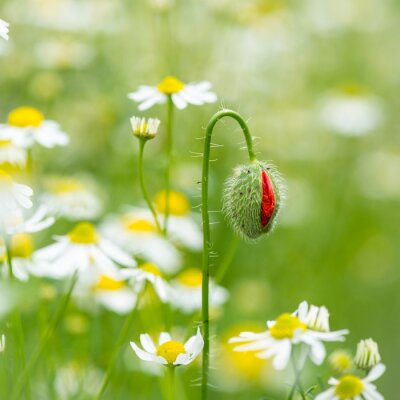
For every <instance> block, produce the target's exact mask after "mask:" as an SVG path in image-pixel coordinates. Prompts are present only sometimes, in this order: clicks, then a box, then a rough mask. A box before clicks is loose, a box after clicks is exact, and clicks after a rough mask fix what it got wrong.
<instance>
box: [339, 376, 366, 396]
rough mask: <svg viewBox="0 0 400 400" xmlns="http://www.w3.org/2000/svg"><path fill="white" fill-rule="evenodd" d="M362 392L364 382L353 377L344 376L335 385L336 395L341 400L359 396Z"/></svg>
mask: <svg viewBox="0 0 400 400" xmlns="http://www.w3.org/2000/svg"><path fill="white" fill-rule="evenodd" d="M363 390H364V382H363V381H362V380H361V379H360V378H359V377H358V376H355V375H345V376H343V377H341V378H340V380H339V383H338V384H337V385H336V395H337V396H338V397H339V399H341V400H345V399H352V398H354V397H356V396H359V395H360V394H361V393H362V392H363Z"/></svg>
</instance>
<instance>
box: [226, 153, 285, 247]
mask: <svg viewBox="0 0 400 400" xmlns="http://www.w3.org/2000/svg"><path fill="white" fill-rule="evenodd" d="M283 187H284V185H283V181H282V178H281V177H280V175H279V173H278V172H277V171H275V170H274V169H273V168H272V166H271V165H270V164H268V163H267V162H265V161H255V162H252V163H251V164H247V165H242V166H239V167H236V168H235V169H234V173H233V176H231V177H230V178H228V179H227V180H226V182H225V189H224V198H223V212H224V214H225V216H226V218H227V220H228V222H229V223H230V225H231V226H232V228H233V229H234V231H236V232H237V233H238V234H240V235H241V236H242V237H244V238H247V239H257V238H258V237H260V236H261V235H263V234H264V233H268V232H269V231H271V229H272V228H273V227H274V225H275V222H276V217H277V215H278V213H279V209H280V207H281V202H282V197H283V191H284V188H283Z"/></svg>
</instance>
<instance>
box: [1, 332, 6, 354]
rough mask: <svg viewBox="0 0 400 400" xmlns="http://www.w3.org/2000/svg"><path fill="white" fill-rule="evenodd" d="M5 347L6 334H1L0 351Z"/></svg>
mask: <svg viewBox="0 0 400 400" xmlns="http://www.w3.org/2000/svg"><path fill="white" fill-rule="evenodd" d="M5 349H6V336H5V335H4V334H2V335H1V339H0V353H3V352H4V350H5Z"/></svg>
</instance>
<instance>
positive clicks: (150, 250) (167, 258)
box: [101, 209, 182, 274]
mask: <svg viewBox="0 0 400 400" xmlns="http://www.w3.org/2000/svg"><path fill="white" fill-rule="evenodd" d="M101 229H102V232H103V233H104V235H105V236H106V237H109V238H112V239H113V240H114V242H115V243H117V244H118V245H119V246H120V247H121V248H123V249H124V250H125V251H127V252H129V253H130V254H133V255H135V256H137V257H140V258H143V259H144V260H146V261H149V262H151V263H153V264H156V265H157V266H158V267H159V268H160V270H161V271H162V272H164V273H166V274H173V273H175V272H177V271H178V270H179V269H180V268H181V265H182V256H181V254H180V253H179V251H178V250H177V249H176V248H175V247H174V246H173V245H172V244H171V243H170V242H169V241H168V240H167V239H165V238H164V237H163V236H162V235H160V234H159V233H158V231H157V228H156V227H155V225H154V219H153V217H152V215H151V213H150V212H149V210H148V209H132V210H131V211H129V212H127V213H125V214H123V215H122V216H121V217H114V216H111V217H109V218H107V219H106V221H105V223H104V224H103V225H102V228H101Z"/></svg>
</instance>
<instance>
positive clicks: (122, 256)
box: [99, 239, 137, 267]
mask: <svg viewBox="0 0 400 400" xmlns="http://www.w3.org/2000/svg"><path fill="white" fill-rule="evenodd" d="M99 247H100V249H101V250H103V251H104V253H105V254H106V255H107V256H108V257H110V258H111V259H112V260H114V261H115V262H117V263H118V264H121V265H123V266H126V267H136V265H137V263H136V261H135V260H134V259H133V258H132V257H131V256H130V255H129V254H128V253H125V252H124V251H122V250H120V249H119V248H118V247H117V246H115V245H114V244H113V243H111V242H110V241H108V240H107V239H101V240H100V242H99Z"/></svg>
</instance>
